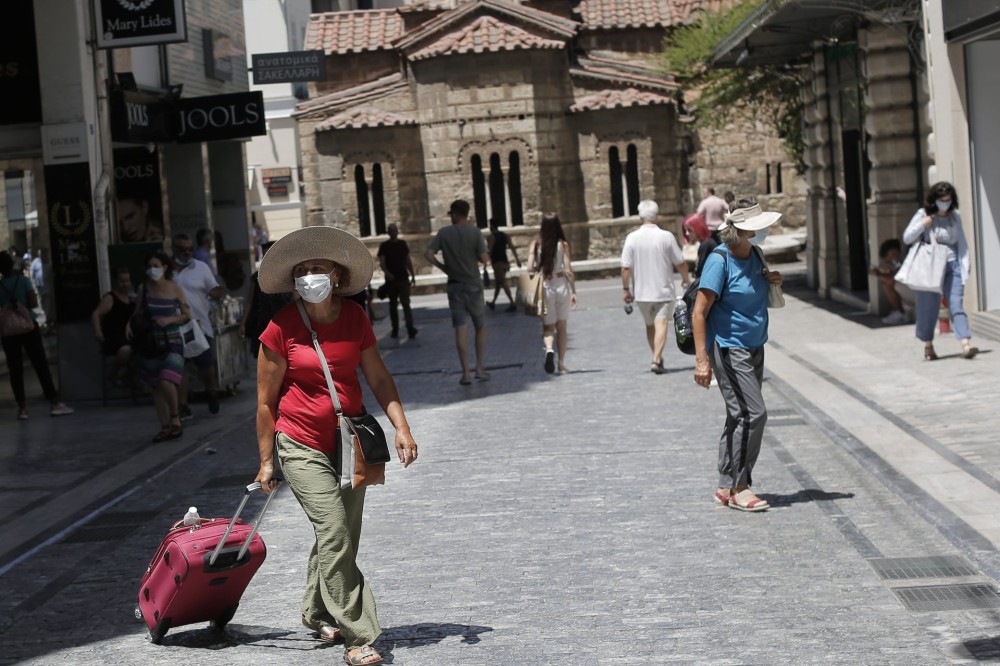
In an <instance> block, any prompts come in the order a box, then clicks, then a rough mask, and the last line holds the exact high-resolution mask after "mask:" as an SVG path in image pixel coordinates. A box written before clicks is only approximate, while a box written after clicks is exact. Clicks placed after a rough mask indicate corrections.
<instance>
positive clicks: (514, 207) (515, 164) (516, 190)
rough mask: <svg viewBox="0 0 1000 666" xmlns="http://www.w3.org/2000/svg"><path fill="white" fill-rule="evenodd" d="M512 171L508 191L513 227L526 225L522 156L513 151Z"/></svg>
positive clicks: (508, 181)
mask: <svg viewBox="0 0 1000 666" xmlns="http://www.w3.org/2000/svg"><path fill="white" fill-rule="evenodd" d="M508 159H509V160H510V162H509V164H510V170H509V171H508V172H507V189H508V191H509V192H510V223H511V224H512V225H513V226H517V227H519V226H521V225H522V224H524V208H523V206H524V203H523V201H522V200H521V156H520V155H519V154H518V153H517V151H516V150H514V151H511V153H510V157H509V158H508Z"/></svg>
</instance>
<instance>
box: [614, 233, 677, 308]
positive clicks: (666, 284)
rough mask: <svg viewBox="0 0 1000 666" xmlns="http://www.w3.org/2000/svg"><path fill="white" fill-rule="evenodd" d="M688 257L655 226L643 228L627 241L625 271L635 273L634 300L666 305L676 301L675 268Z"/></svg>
mask: <svg viewBox="0 0 1000 666" xmlns="http://www.w3.org/2000/svg"><path fill="white" fill-rule="evenodd" d="M683 261H684V255H683V254H682V253H681V248H680V246H679V245H677V239H676V238H674V235H673V234H672V233H670V232H669V231H664V230H663V229H661V228H659V227H658V226H656V225H655V224H643V225H642V226H641V227H639V228H638V229H636V230H635V231H633V232H632V233H630V234H629V235H628V236H626V238H625V245H624V246H623V247H622V268H630V269H632V285H633V286H632V298H634V299H635V300H637V301H643V302H650V303H664V302H667V301H673V300H674V266H676V265H678V264H680V263H683Z"/></svg>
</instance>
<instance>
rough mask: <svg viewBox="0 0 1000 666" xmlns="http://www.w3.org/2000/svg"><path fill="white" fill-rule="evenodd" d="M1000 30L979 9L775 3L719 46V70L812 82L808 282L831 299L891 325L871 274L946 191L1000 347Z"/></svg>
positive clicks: (955, 0) (991, 10)
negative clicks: (996, 207) (995, 202)
mask: <svg viewBox="0 0 1000 666" xmlns="http://www.w3.org/2000/svg"><path fill="white" fill-rule="evenodd" d="M998 19H1000V14H998V12H997V10H996V7H995V3H991V2H985V1H982V2H980V1H978V0H947V2H945V1H944V0H923V1H916V0H878V1H875V2H860V1H858V2H844V3H838V4H836V5H832V4H830V3H826V2H820V1H819V0H815V1H814V0H798V1H796V2H788V1H786V0H778V1H775V2H769V3H765V4H763V5H761V7H760V8H759V9H758V11H757V12H755V13H754V14H753V15H752V16H750V17H749V18H748V19H747V20H746V21H745V22H744V24H743V25H741V26H740V27H739V28H737V29H736V30H735V31H734V32H733V33H732V34H731V35H729V36H728V37H727V39H725V40H724V41H723V42H722V43H721V44H719V45H718V46H717V48H716V50H715V64H716V66H725V67H737V66H740V65H742V64H744V63H746V64H750V65H752V64H765V65H775V64H781V65H782V66H787V67H789V68H790V69H794V70H795V71H797V72H798V75H799V76H800V78H801V79H802V81H803V85H802V95H803V100H804V102H805V104H806V113H805V127H804V133H805V139H806V152H805V155H804V160H805V162H806V165H807V167H808V169H807V174H806V176H807V181H808V207H807V213H806V219H807V229H808V239H809V243H808V249H807V264H808V273H809V275H808V277H809V284H810V285H811V286H812V287H814V288H815V289H816V290H817V292H818V293H819V294H820V295H821V296H823V297H830V298H835V299H838V300H842V301H845V302H848V303H851V304H854V305H858V306H861V307H864V308H867V309H869V310H870V311H871V312H873V313H878V314H884V313H885V311H886V308H887V307H888V305H887V303H886V302H885V299H884V296H883V294H882V293H881V291H880V289H879V287H878V284H877V282H876V278H875V277H873V276H871V275H869V274H868V270H867V269H868V267H869V266H871V265H873V264H875V263H877V258H878V254H877V253H878V248H879V246H880V245H881V244H882V243H883V242H884V241H886V240H889V239H893V238H896V239H898V238H900V237H901V236H902V232H903V229H904V228H905V227H906V225H907V224H908V223H909V221H910V219H911V217H912V216H913V215H914V213H915V212H916V211H917V209H918V208H919V207H920V205H921V203H922V201H923V198H924V194H925V192H926V190H927V188H928V187H929V186H930V185H932V184H934V183H935V182H938V181H942V180H944V181H948V182H951V183H952V184H953V185H954V186H955V188H956V190H957V192H958V194H959V200H960V202H961V211H962V214H963V223H964V224H965V235H966V238H967V239H968V241H969V247H970V252H971V253H972V275H971V277H970V281H969V283H968V284H967V285H966V291H965V308H966V310H967V311H968V312H969V314H970V318H971V319H972V321H973V329H974V332H975V333H977V334H986V335H989V336H991V337H994V338H998V339H1000V315H998V313H1000V270H998V269H997V266H998V265H1000V264H998V259H1000V232H998V230H997V229H998V227H997V223H996V222H995V221H994V217H993V213H992V210H993V206H991V203H990V199H991V196H992V197H993V198H995V194H993V192H995V191H996V187H994V185H997V184H1000V180H998V178H1000V163H998V164H994V162H995V160H994V158H993V155H994V154H995V153H996V151H994V150H992V146H993V144H994V143H996V142H998V141H1000V139H997V138H996V133H995V131H994V129H993V127H992V124H993V123H992V120H991V118H992V115H991V111H992V109H993V108H994V107H995V104H994V101H995V100H994V97H995V95H994V93H992V92H991V91H992V90H993V88H995V86H993V85H992V82H993V78H995V77H993V76H992V74H991V72H990V64H991V62H992V58H993V57H995V56H996V55H998V54H1000V50H997V49H995V47H996V45H997V44H998V43H1000V42H998V41H997V39H996V36H997V35H998V34H1000V22H998ZM991 49H994V50H992V51H991Z"/></svg>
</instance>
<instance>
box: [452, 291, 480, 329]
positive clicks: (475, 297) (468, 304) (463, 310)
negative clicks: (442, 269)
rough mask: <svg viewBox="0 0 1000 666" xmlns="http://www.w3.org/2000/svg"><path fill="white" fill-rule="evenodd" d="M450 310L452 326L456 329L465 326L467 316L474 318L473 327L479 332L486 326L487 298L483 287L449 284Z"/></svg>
mask: <svg viewBox="0 0 1000 666" xmlns="http://www.w3.org/2000/svg"><path fill="white" fill-rule="evenodd" d="M448 308H449V309H450V310H451V325H452V326H453V327H455V328H458V327H459V326H464V325H465V321H466V315H468V316H469V317H471V318H472V325H473V326H475V327H476V329H477V330H478V329H480V328H482V327H483V326H485V325H486V297H485V296H484V295H483V288H482V287H477V286H475V285H471V284H466V283H465V282H449V283H448Z"/></svg>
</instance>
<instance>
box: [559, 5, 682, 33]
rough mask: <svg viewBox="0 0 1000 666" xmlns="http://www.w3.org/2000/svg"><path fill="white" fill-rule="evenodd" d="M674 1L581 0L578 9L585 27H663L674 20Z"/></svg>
mask: <svg viewBox="0 0 1000 666" xmlns="http://www.w3.org/2000/svg"><path fill="white" fill-rule="evenodd" d="M674 1H675V2H684V1H685V0H674ZM670 4H671V2H670V0H581V2H580V4H579V6H578V8H577V11H579V12H580V18H581V19H582V20H583V23H584V28H585V29H591V30H594V29H601V28H603V29H609V28H663V27H667V26H669V25H673V23H674V14H673V12H672V11H671V8H670Z"/></svg>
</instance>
